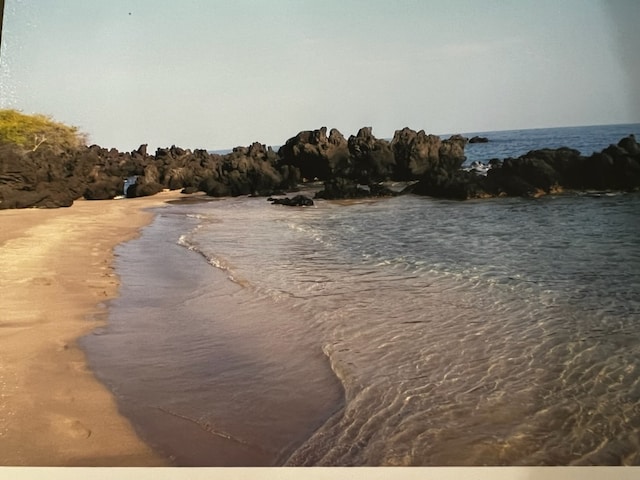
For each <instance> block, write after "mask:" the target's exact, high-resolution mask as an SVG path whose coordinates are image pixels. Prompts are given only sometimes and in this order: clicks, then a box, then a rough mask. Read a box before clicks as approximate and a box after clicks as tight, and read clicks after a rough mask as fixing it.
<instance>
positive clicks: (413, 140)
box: [391, 128, 466, 181]
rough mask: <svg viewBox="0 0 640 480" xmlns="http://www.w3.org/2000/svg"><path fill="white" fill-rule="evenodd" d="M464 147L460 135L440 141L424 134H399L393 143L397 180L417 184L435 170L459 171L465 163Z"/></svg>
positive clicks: (396, 133) (395, 136) (395, 176)
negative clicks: (416, 181) (425, 175)
mask: <svg viewBox="0 0 640 480" xmlns="http://www.w3.org/2000/svg"><path fill="white" fill-rule="evenodd" d="M465 144H466V139H465V138H464V137H461V136H460V135H454V136H452V137H451V138H449V139H448V140H441V139H440V137H438V136H436V135H427V134H426V133H425V132H424V130H420V131H419V132H416V131H414V130H411V129H410V128H403V129H402V130H396V132H395V134H394V136H393V140H392V141H391V148H392V150H393V152H394V155H395V163H396V167H395V168H396V171H395V175H394V179H396V180H401V181H409V180H417V179H419V178H421V177H422V176H423V175H424V174H425V173H426V172H427V171H428V170H431V169H433V168H445V169H447V170H457V169H459V168H460V166H461V165H462V163H463V162H464V160H465V156H464V147H465Z"/></svg>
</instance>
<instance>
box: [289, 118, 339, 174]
mask: <svg viewBox="0 0 640 480" xmlns="http://www.w3.org/2000/svg"><path fill="white" fill-rule="evenodd" d="M278 156H279V157H280V164H281V165H288V166H291V167H294V168H297V169H298V170H299V171H300V175H301V177H302V179H303V181H304V180H316V179H317V180H327V179H329V178H332V177H334V176H336V175H341V174H342V172H344V171H345V170H347V169H348V168H349V163H350V160H349V158H350V152H349V146H348V143H347V140H345V138H344V136H343V135H342V134H341V133H340V132H339V131H338V130H336V129H335V128H332V129H331V131H330V132H329V136H328V137H327V127H322V128H320V129H319V130H306V131H303V132H300V133H298V134H297V135H296V136H295V137H292V138H290V139H289V140H287V141H286V143H285V144H284V145H283V146H282V147H280V150H278Z"/></svg>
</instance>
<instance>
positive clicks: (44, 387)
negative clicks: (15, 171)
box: [0, 192, 181, 466]
mask: <svg viewBox="0 0 640 480" xmlns="http://www.w3.org/2000/svg"><path fill="white" fill-rule="evenodd" d="M180 196H181V194H179V193H177V192H163V193H161V194H158V195H156V196H153V197H148V198H140V199H126V200H108V201H84V200H79V201H76V202H75V203H74V205H73V206H72V207H70V208H60V209H51V210H42V209H26V210H4V211H0V465H3V466H162V465H167V464H168V463H167V461H166V460H165V459H163V458H161V457H159V456H158V455H157V454H155V453H154V452H153V451H152V450H151V449H150V448H149V447H148V446H147V445H146V444H145V443H144V442H143V441H142V440H141V439H140V438H139V437H138V436H137V435H136V432H135V431H134V430H133V428H132V426H131V424H130V423H129V422H128V421H127V420H126V419H125V418H124V417H123V416H122V415H120V414H119V412H118V408H117V405H116V401H115V398H114V397H113V396H112V395H111V393H110V392H109V391H108V390H107V388H106V387H105V386H103V385H102V384H101V383H100V382H99V381H98V380H97V379H96V378H95V377H94V376H93V374H92V372H91V371H90V370H89V369H88V368H87V364H86V359H85V355H84V353H83V352H82V351H81V350H80V349H79V348H78V346H77V344H76V340H77V339H78V338H80V337H81V336H83V335H86V334H88V333H89V332H90V331H91V330H92V329H94V328H96V327H98V326H100V325H102V324H104V322H105V321H106V318H107V316H106V305H105V301H106V300H109V299H111V298H114V297H115V296H116V295H117V293H118V278H117V276H116V275H115V273H114V271H113V268H112V266H111V263H112V258H113V247H114V246H115V245H117V244H118V243H121V242H123V241H126V240H128V239H131V238H134V237H135V236H136V235H137V233H138V231H139V229H140V228H141V227H142V226H144V225H146V224H148V223H149V222H150V221H151V220H152V218H153V214H152V213H150V212H147V211H145V210H144V208H145V207H151V206H158V205H161V204H162V203H164V202H165V201H167V200H171V199H175V198H178V197H180Z"/></svg>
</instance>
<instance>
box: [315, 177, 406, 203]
mask: <svg viewBox="0 0 640 480" xmlns="http://www.w3.org/2000/svg"><path fill="white" fill-rule="evenodd" d="M396 195H399V193H398V192H394V191H393V190H391V189H389V188H387V187H385V186H384V185H381V184H375V183H374V184H370V185H367V186H363V185H360V184H358V182H356V181H354V180H351V179H348V178H342V177H339V178H333V179H331V180H327V181H326V182H324V189H323V190H321V191H319V192H318V193H316V196H315V198H323V199H325V200H341V199H350V198H372V197H393V196H396Z"/></svg>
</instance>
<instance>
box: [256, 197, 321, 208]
mask: <svg viewBox="0 0 640 480" xmlns="http://www.w3.org/2000/svg"><path fill="white" fill-rule="evenodd" d="M267 200H269V201H270V202H271V203H272V204H273V205H286V206H287V207H311V206H313V200H311V199H310V198H309V197H307V196H305V195H296V196H295V197H293V198H289V197H285V198H271V197H269V198H268V199H267Z"/></svg>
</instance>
